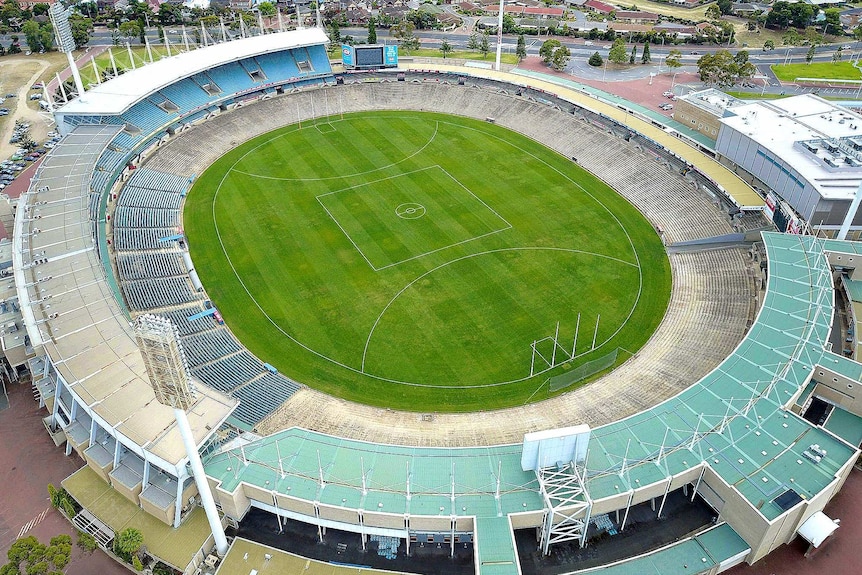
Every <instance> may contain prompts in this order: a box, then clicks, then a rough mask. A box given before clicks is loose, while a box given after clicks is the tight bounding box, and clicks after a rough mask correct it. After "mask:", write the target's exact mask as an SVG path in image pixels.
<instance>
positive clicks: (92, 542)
mask: <svg viewBox="0 0 862 575" xmlns="http://www.w3.org/2000/svg"><path fill="white" fill-rule="evenodd" d="M76 545H77V546H78V548H79V549H80V550H81V551H83V552H84V553H92V552H93V551H95V550H96V538H95V537H93V536H92V535H90V534H89V533H87V532H86V531H78V542H77V543H76Z"/></svg>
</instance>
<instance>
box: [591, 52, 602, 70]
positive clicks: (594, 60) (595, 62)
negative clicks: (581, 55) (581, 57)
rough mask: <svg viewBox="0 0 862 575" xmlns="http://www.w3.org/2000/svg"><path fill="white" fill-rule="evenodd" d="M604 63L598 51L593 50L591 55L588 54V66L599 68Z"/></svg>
mask: <svg viewBox="0 0 862 575" xmlns="http://www.w3.org/2000/svg"><path fill="white" fill-rule="evenodd" d="M604 63H605V61H604V59H603V58H602V55H601V54H599V53H598V52H593V55H592V56H590V59H589V60H587V64H589V65H590V66H593V67H594V68H600V67H601V66H602V64H604Z"/></svg>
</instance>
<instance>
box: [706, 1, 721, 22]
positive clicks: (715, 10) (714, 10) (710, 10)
mask: <svg viewBox="0 0 862 575" xmlns="http://www.w3.org/2000/svg"><path fill="white" fill-rule="evenodd" d="M706 17H707V18H709V19H710V20H719V19H721V8H719V7H718V6H717V5H715V4H710V5H709V6H708V7H707V9H706Z"/></svg>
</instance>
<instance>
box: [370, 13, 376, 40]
mask: <svg viewBox="0 0 862 575" xmlns="http://www.w3.org/2000/svg"><path fill="white" fill-rule="evenodd" d="M368 43H369V44H377V28H376V26H375V22H374V17H371V18H369V19H368Z"/></svg>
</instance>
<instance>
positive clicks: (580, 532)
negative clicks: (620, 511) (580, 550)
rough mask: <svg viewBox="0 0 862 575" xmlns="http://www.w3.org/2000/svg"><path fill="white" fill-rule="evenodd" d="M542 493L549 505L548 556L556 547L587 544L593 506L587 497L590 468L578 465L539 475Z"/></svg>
mask: <svg viewBox="0 0 862 575" xmlns="http://www.w3.org/2000/svg"><path fill="white" fill-rule="evenodd" d="M536 477H537V478H538V480H539V492H540V493H541V494H542V498H543V499H544V501H545V519H544V521H543V522H542V537H541V542H540V545H541V547H542V553H543V554H544V555H547V554H548V553H549V550H550V547H551V545H552V544H555V543H563V542H565V541H579V542H580V545H581V547H583V546H584V545H585V544H586V542H587V527H588V525H589V523H590V512H591V511H592V507H593V502H592V499H590V496H589V493H587V486H586V468H585V467H584V468H579V466H578V465H576V464H575V463H574V462H569V463H566V464H564V465H560V466H556V467H546V468H544V469H539V470H537V471H536Z"/></svg>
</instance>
